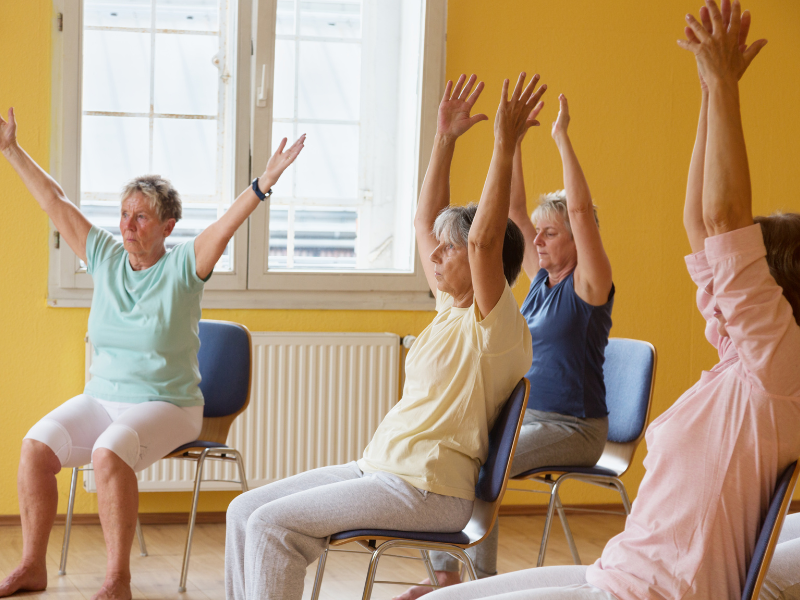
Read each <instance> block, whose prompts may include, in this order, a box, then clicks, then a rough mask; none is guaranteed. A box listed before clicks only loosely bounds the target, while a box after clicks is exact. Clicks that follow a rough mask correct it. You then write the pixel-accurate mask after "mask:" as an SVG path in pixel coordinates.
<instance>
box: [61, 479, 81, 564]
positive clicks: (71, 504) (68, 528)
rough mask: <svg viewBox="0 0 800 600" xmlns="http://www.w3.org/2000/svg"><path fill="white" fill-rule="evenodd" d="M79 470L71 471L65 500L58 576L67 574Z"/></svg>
mask: <svg viewBox="0 0 800 600" xmlns="http://www.w3.org/2000/svg"><path fill="white" fill-rule="evenodd" d="M79 471H80V469H79V468H78V467H75V468H74V469H72V480H71V481H70V484H69V500H67V520H66V522H65V523H64V542H63V543H62V545H61V565H60V566H59V568H58V574H59V575H66V574H67V552H69V534H70V533H71V532H72V510H73V509H74V508H75V489H76V488H77V487H78V472H79Z"/></svg>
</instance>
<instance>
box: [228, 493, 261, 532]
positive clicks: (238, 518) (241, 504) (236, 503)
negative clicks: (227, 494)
mask: <svg viewBox="0 0 800 600" xmlns="http://www.w3.org/2000/svg"><path fill="white" fill-rule="evenodd" d="M253 512H254V507H253V506H252V502H251V501H250V499H249V498H248V497H247V493H244V494H240V495H238V496H236V498H234V499H233V501H232V502H231V503H230V504H229V505H228V510H227V512H226V513H225V523H226V525H227V526H228V528H237V529H244V528H246V527H247V522H248V520H249V519H250V515H252V514H253Z"/></svg>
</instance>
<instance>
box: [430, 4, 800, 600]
mask: <svg viewBox="0 0 800 600" xmlns="http://www.w3.org/2000/svg"><path fill="white" fill-rule="evenodd" d="M706 3H707V5H708V10H709V12H708V13H707V12H706V11H703V13H702V14H703V15H704V16H703V21H705V22H706V25H707V26H708V28H709V29H708V30H707V29H706V28H705V27H704V26H703V25H702V24H700V23H698V22H697V21H696V20H695V19H694V18H693V17H689V18H688V21H689V28H687V36H688V38H689V40H688V41H685V42H683V43H682V46H683V47H686V48H688V49H691V50H692V51H694V52H695V54H696V56H697V62H698V65H699V68H700V73H701V75H702V76H703V77H704V79H705V81H706V82H707V83H708V90H709V92H708V95H707V100H705V101H704V111H705V107H706V106H707V107H708V109H707V110H708V139H707V141H706V139H705V135H706V134H705V132H706V126H705V118H706V117H705V114H706V113H705V112H703V113H701V118H700V127H699V130H698V131H699V135H698V141H697V144H696V146H695V152H694V155H693V157H692V166H691V168H690V173H689V185H688V189H687V197H686V209H685V223H686V227H687V232H688V234H689V239H690V242H691V245H692V249H693V250H694V251H695V253H694V254H692V255H691V256H689V257H688V258H687V264H688V267H689V272H690V274H691V276H692V279H693V280H694V281H695V282H696V283H697V286H698V294H697V300H698V306H699V308H700V310H701V312H702V314H703V316H704V317H705V318H706V321H707V327H706V336H707V338H708V339H709V341H710V342H711V343H712V344H713V345H714V346H715V347H716V348H717V349H718V351H719V356H720V362H719V364H717V365H716V366H715V367H714V368H713V369H712V370H711V371H707V372H704V373H703V374H702V376H701V378H700V381H699V382H698V383H696V384H695V385H694V386H693V387H692V388H691V389H690V390H689V391H688V392H686V393H685V394H684V395H683V396H682V397H681V398H680V399H679V400H678V401H677V402H676V403H675V404H674V405H673V406H672V407H671V408H670V409H669V410H667V411H666V412H665V413H664V414H662V415H661V416H660V417H659V418H658V419H656V420H655V421H654V422H653V423H652V425H651V426H650V427H649V428H648V431H647V448H648V454H647V456H646V457H645V460H644V466H645V468H646V469H647V473H646V475H645V477H644V480H643V481H642V483H641V486H640V487H639V495H638V497H637V499H636V501H635V502H634V503H633V510H632V512H631V514H630V515H629V516H628V518H627V521H626V524H625V531H623V532H622V533H621V534H619V535H618V536H616V537H614V538H613V539H612V540H611V541H610V542H609V543H608V544H607V545H606V547H605V549H604V551H603V554H602V556H601V558H600V559H599V560H598V561H597V562H596V563H595V564H594V565H592V566H590V567H584V566H562V567H544V568H538V569H529V570H525V571H518V572H516V573H510V574H507V575H502V576H499V577H494V578H492V579H489V580H484V581H478V582H475V583H472V582H470V583H465V584H463V585H460V586H455V587H452V588H446V589H444V590H439V591H437V592H434V593H433V594H432V595H431V596H430V598H431V600H446V599H460V600H463V599H473V598H503V599H504V600H511V599H512V598H513V599H514V600H521V599H526V600H534V599H537V600H538V599H542V600H544V599H564V600H567V599H571V600H578V599H587V600H588V599H594V600H614V599H616V600H642V599H645V598H647V599H650V598H653V599H655V598H659V599H661V598H663V599H667V598H669V599H678V598H680V599H681V600H695V599H696V600H708V599H710V598H714V599H727V600H738V599H739V598H740V597H741V593H742V584H743V582H744V580H745V574H746V569H747V561H748V557H750V556H751V555H752V552H753V548H754V546H755V540H756V535H757V533H758V529H759V524H760V522H761V519H762V516H763V514H764V513H765V512H766V508H767V506H768V504H769V501H770V495H771V493H772V491H773V490H774V487H775V482H776V480H777V478H778V474H779V473H781V472H782V471H783V469H785V468H786V466H787V465H789V464H790V463H791V462H793V461H794V460H796V459H797V457H798V455H800V437H798V436H797V423H798V420H800V371H799V370H798V369H797V357H798V355H800V326H798V321H797V319H798V318H800V286H799V285H798V283H797V282H798V281H800V279H799V278H798V274H800V264H799V263H798V258H797V257H798V253H800V231H797V226H796V225H789V224H787V223H786V220H785V219H783V218H782V217H768V218H759V219H757V221H758V224H754V223H753V217H752V212H751V198H750V180H749V171H748V167H747V154H746V150H745V144H744V136H743V134H742V125H741V118H740V114H739V104H738V83H737V79H738V77H740V76H741V75H742V73H744V70H745V69H746V67H747V65H748V64H749V62H750V61H751V60H752V59H753V57H754V56H755V55H756V54H757V53H758V51H759V49H760V48H761V47H762V46H763V42H761V41H760V42H756V43H754V44H752V45H751V46H750V47H746V46H745V40H746V34H747V29H748V27H749V22H750V21H749V15H747V13H745V16H742V15H741V9H740V7H739V5H738V3H735V4H734V5H733V7H731V5H730V3H729V2H728V1H727V0H726V1H725V2H723V5H722V8H723V12H722V13H720V11H719V10H718V9H717V6H716V4H714V2H713V1H712V0H706ZM727 20H730V28H728V23H727ZM740 33H741V38H740ZM740 44H741V47H740ZM704 164H705V176H706V177H705V179H704V173H703V165H704ZM792 221H793V222H796V219H794V218H793V219H792ZM778 231H780V232H782V233H781V234H779V235H777V236H776V235H775V233H776V232H778ZM790 231H794V236H793V237H791V236H789V235H785V234H788V233H789V232H790ZM786 257H792V258H791V259H789V260H786Z"/></svg>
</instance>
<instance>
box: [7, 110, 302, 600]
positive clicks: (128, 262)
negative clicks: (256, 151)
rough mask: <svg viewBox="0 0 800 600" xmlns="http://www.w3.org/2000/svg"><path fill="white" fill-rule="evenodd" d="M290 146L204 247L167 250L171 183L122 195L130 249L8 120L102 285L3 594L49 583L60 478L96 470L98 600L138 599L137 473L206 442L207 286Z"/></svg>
mask: <svg viewBox="0 0 800 600" xmlns="http://www.w3.org/2000/svg"><path fill="white" fill-rule="evenodd" d="M304 142H305V135H303V136H301V137H300V139H298V140H297V141H296V142H295V143H294V144H293V145H292V146H290V147H289V148H288V149H286V150H285V151H284V148H285V147H286V139H284V140H283V141H282V142H281V144H280V146H279V147H278V150H277V151H276V152H275V154H273V156H272V157H271V158H270V160H269V162H268V163H267V167H266V169H265V171H264V173H263V174H262V175H261V176H260V177H258V178H256V179H254V180H253V183H252V186H251V187H249V188H247V189H246V190H245V191H244V192H242V193H241V194H240V195H239V197H238V198H237V199H236V201H235V202H234V203H233V204H232V205H231V207H230V208H229V209H228V211H227V212H226V213H225V214H224V215H223V216H222V217H220V218H219V219H218V220H217V221H216V222H214V223H212V224H211V225H210V226H209V227H208V228H207V229H205V230H204V231H203V232H202V233H201V234H200V235H198V236H197V237H196V238H195V239H193V240H190V241H188V242H186V243H183V244H179V245H178V246H176V247H174V248H172V249H171V250H170V251H167V249H166V245H165V241H166V238H167V237H169V235H170V234H171V233H172V231H173V229H174V228H175V223H176V222H177V221H178V220H179V219H180V218H181V201H180V198H179V196H178V193H177V191H176V190H175V189H174V188H173V187H172V186H171V184H170V183H169V181H167V180H165V179H162V178H161V177H160V176H157V175H146V176H143V177H139V178H137V179H134V180H133V181H131V182H130V183H129V184H128V185H127V186H126V187H125V188H124V190H123V193H122V207H121V213H120V224H119V226H120V232H121V234H122V243H120V242H117V241H115V240H114V238H113V237H112V236H111V235H110V234H108V233H107V232H105V231H103V230H102V229H99V228H97V227H95V226H93V225H92V224H91V223H90V222H89V221H88V220H87V219H86V217H85V216H84V215H83V214H82V213H81V212H80V210H78V208H77V207H76V206H75V205H74V204H72V202H70V201H69V199H68V198H67V197H66V196H65V195H64V191H63V190H62V189H61V187H60V186H59V185H58V183H57V182H56V181H55V180H54V179H53V178H52V177H50V176H49V175H48V174H47V173H46V172H45V171H44V170H43V169H42V168H41V167H39V165H37V164H36V163H35V162H34V161H33V159H31V157H30V156H28V154H27V153H26V152H25V151H24V150H23V149H22V148H20V146H19V144H18V143H17V139H16V121H15V118H14V111H13V109H10V110H9V111H8V121H6V120H4V119H2V118H1V117H0V151H2V153H3V156H5V158H6V160H8V162H9V163H10V164H11V166H12V167H13V168H14V170H15V171H16V172H17V174H18V175H19V176H20V178H21V179H22V181H23V183H24V184H25V186H26V187H27V188H28V191H30V193H31V195H33V197H34V199H35V200H36V201H37V202H38V203H39V205H40V206H41V207H42V209H43V210H44V211H45V212H46V213H47V215H48V216H49V217H50V219H51V220H52V221H53V224H54V225H55V227H56V229H58V231H59V233H60V234H61V237H62V239H63V240H64V241H66V242H67V244H69V247H70V248H71V249H72V250H73V252H75V254H77V255H78V256H79V257H80V258H81V259H82V260H83V261H84V262H85V263H86V265H87V268H88V271H89V273H90V274H91V275H92V279H93V281H94V296H93V298H92V308H91V311H90V313H89V337H90V339H91V341H92V344H93V346H94V355H93V357H92V367H91V374H92V378H91V380H90V381H89V382H88V383H87V384H86V388H85V389H84V393H83V394H80V395H78V396H76V397H74V398H72V399H71V400H68V401H67V402H66V403H64V404H62V405H61V406H59V407H58V408H56V409H55V410H53V411H52V412H51V413H49V414H48V415H46V416H45V417H44V418H43V419H41V420H40V421H39V422H38V423H36V424H35V425H34V426H33V427H32V428H31V430H30V431H29V432H28V434H27V435H26V436H25V439H24V440H23V442H22V455H21V458H20V465H19V477H18V491H19V503H20V515H21V519H22V533H23V552H22V559H21V561H20V564H19V566H18V567H17V568H16V569H15V570H14V571H12V572H11V574H10V575H9V576H8V577H6V578H5V579H4V580H3V581H2V582H0V597H4V596H9V595H11V594H13V593H15V592H17V591H23V590H43V589H45V587H46V586H47V569H46V565H45V553H46V550H47V540H48V537H49V535H50V530H51V528H52V526H53V521H54V520H55V516H56V506H57V504H58V490H57V487H56V477H55V476H56V473H58V472H59V471H60V470H61V468H62V467H77V466H81V465H84V464H87V463H89V462H92V463H93V465H94V472H95V479H96V482H97V501H98V508H99V512H100V522H101V524H102V526H103V534H104V537H105V540H106V548H107V551H108V559H107V567H106V579H105V582H104V583H103V586H102V587H101V589H100V590H99V592H98V593H97V594H96V595H95V596H94V598H95V599H102V598H112V597H113V598H119V599H122V600H126V599H129V598H131V588H130V579H131V576H130V564H129V563H130V549H131V544H132V543H133V535H134V532H135V527H136V515H137V511H138V504H139V496H138V487H137V483H136V472H138V471H141V470H143V469H145V468H147V467H148V466H150V465H152V464H153V463H155V462H156V461H157V460H159V459H160V458H163V457H164V456H165V455H167V454H169V452H171V451H172V450H174V449H175V448H177V447H178V446H181V445H182V444H185V443H188V442H191V441H192V440H195V439H197V435H198V434H199V433H200V427H201V423H202V419H203V395H202V393H201V391H200V388H199V387H198V384H199V382H200V374H199V370H198V363H197V351H198V349H199V347H200V340H199V338H198V323H199V321H200V300H201V298H202V295H203V285H204V283H205V281H207V280H208V278H209V277H210V276H211V272H212V270H213V269H214V265H215V264H216V262H217V261H218V260H219V258H220V256H222V252H223V251H224V249H225V247H226V246H227V245H228V242H229V241H230V239H231V237H232V236H233V234H234V233H235V232H236V230H237V229H238V228H239V227H240V226H241V225H242V224H243V223H244V222H245V220H246V219H247V217H249V216H250V214H251V213H252V212H253V211H254V210H255V209H256V208H257V207H258V205H259V203H260V202H261V201H262V200H263V199H264V198H265V197H266V195H267V194H269V193H270V191H271V188H272V186H273V185H275V183H276V182H277V181H278V178H279V177H280V176H281V174H282V173H283V171H284V170H285V169H286V168H287V167H288V166H289V165H290V164H291V163H292V162H293V161H294V160H295V158H297V155H298V154H299V153H300V151H301V150H302V149H303V144H304Z"/></svg>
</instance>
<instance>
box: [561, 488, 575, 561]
mask: <svg viewBox="0 0 800 600" xmlns="http://www.w3.org/2000/svg"><path fill="white" fill-rule="evenodd" d="M556 510H557V511H558V519H559V520H560V521H561V527H562V528H563V529H564V535H565V536H566V537H567V544H568V545H569V551H570V552H571V553H572V561H573V562H574V563H575V564H576V565H579V564H581V557H580V555H579V554H578V548H577V546H576V545H575V539H574V538H573V537H572V530H571V529H570V528H569V522H568V521H567V515H566V513H565V512H564V505H563V504H561V497H560V496H559V495H558V492H556Z"/></svg>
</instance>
